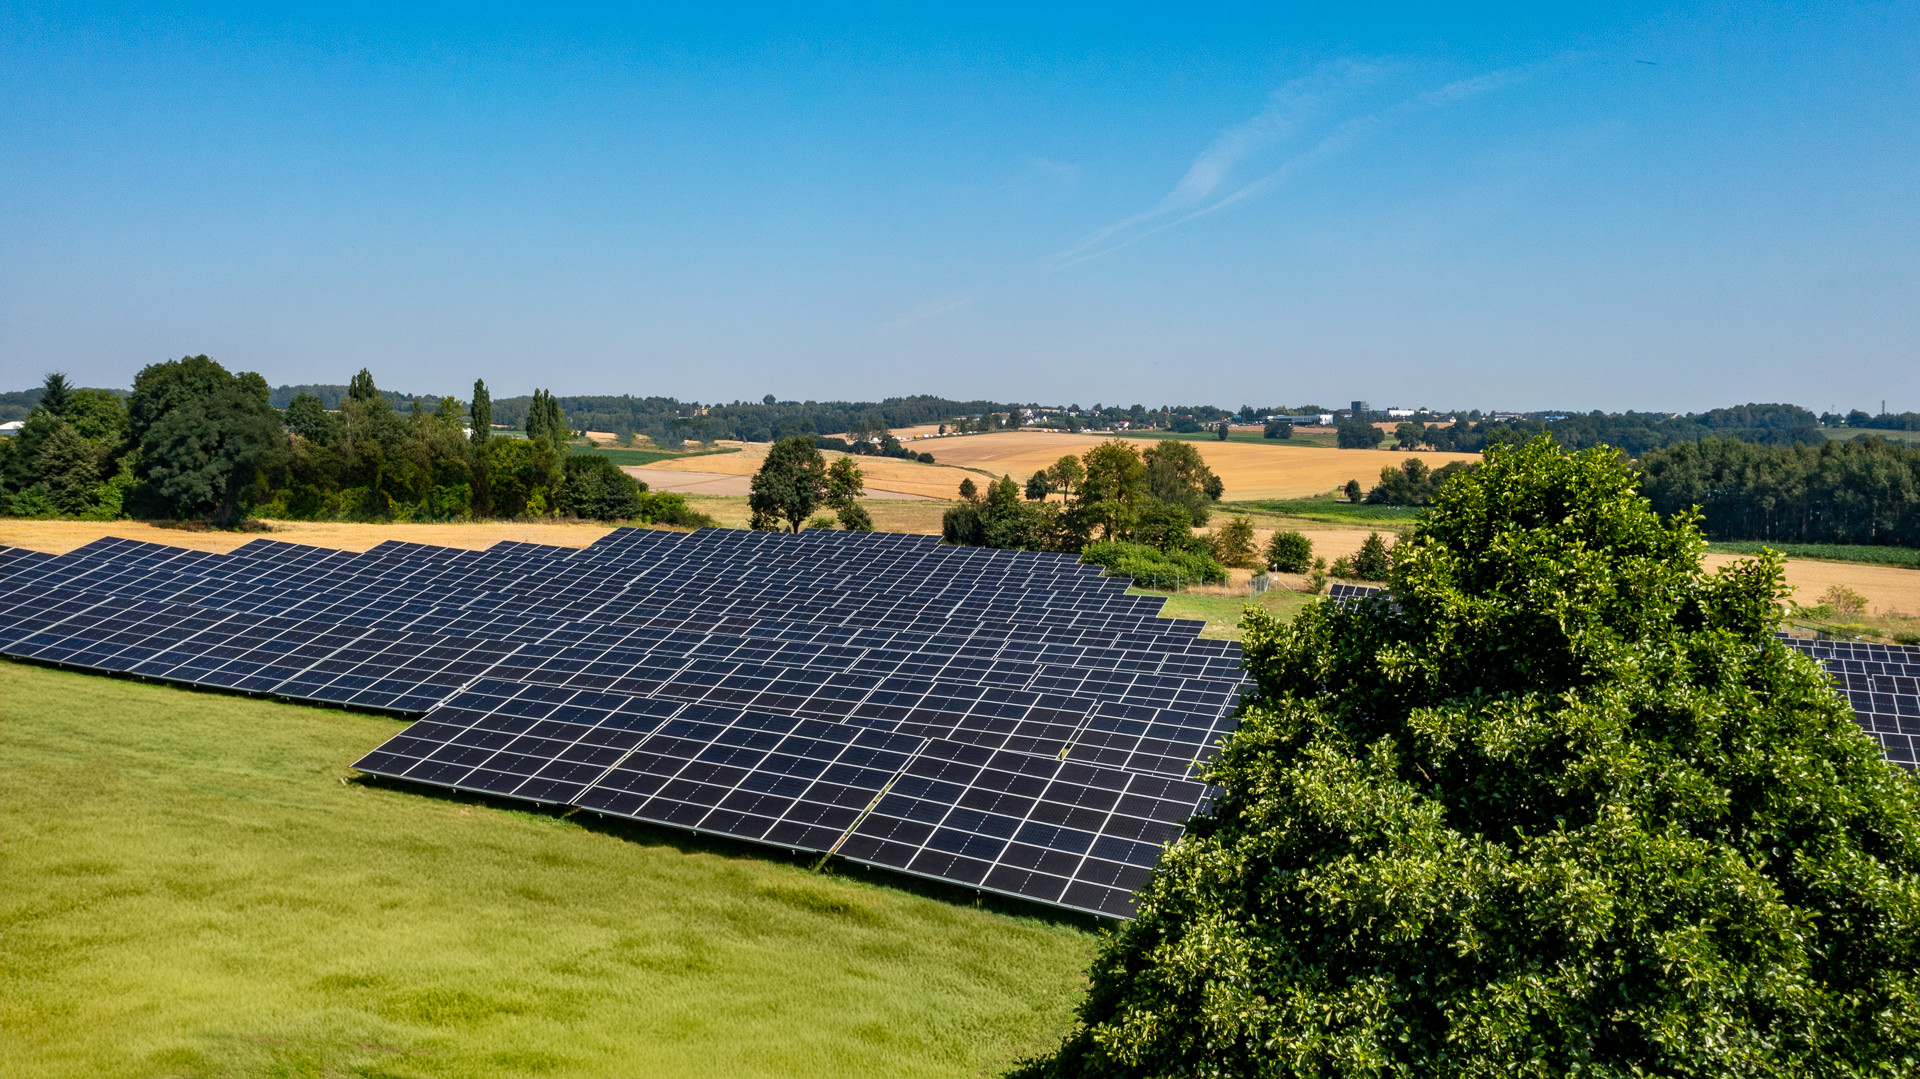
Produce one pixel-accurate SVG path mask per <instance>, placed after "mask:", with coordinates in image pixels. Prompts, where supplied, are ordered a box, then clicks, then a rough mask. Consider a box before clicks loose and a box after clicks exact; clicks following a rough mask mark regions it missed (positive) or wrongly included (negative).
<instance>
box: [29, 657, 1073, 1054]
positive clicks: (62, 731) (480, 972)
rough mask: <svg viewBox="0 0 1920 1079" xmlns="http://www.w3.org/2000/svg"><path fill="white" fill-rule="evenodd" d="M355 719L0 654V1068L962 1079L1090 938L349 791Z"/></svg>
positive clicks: (674, 847) (1021, 1040)
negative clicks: (955, 1078)
mask: <svg viewBox="0 0 1920 1079" xmlns="http://www.w3.org/2000/svg"><path fill="white" fill-rule="evenodd" d="M399 728H400V724H399V723H397V722H395V721H392V720H386V719H381V718H377V717H370V716H365V715H358V714H353V713H348V712H341V711H330V710H321V709H314V708H305V707H300V706H294V705H287V704H277V703H269V702H263V701H255V700H247V699H242V698H235V697H228V696H220V695H215V694H207V693H195V692H190V691H185V690H179V689H172V688H166V687H160V686H150V685H141V684H136V683H131V682H126V681H120V680H114V679H108V678H101V677H94V676H88V675H81V674H72V673H66V672H59V671H50V670H45V669H40V668H35V667H29V666H25V665H21V664H15V663H6V662H0V1075H4V1076H103V1075H196V1076H199V1075H204V1076H227V1075H316V1076H317V1075H367V1076H372V1075H382V1076H493V1075H500V1076H505V1075H558V1076H573V1075H578V1076H609V1075H619V1076H643V1075H673V1076H740V1075H779V1076H792V1075H836V1076H837V1075H887V1076H913V1075H974V1074H978V1073H980V1072H981V1071H982V1070H991V1069H994V1068H995V1067H997V1066H999V1065H1001V1064H1003V1063H1005V1062H1007V1061H1009V1060H1011V1059H1013V1058H1015V1057H1017V1056H1019V1055H1022V1054H1026V1053H1031V1052H1035V1051H1038V1050H1040V1049H1042V1048H1044V1047H1046V1046H1047V1045H1048V1044H1050V1040H1051V1039H1052V1038H1054V1037H1057V1035H1058V1032H1059V1031H1060V1030H1061V1029H1063V1027H1064V1024H1065V1023H1066V1022H1067V1019H1068V1016H1069V1012H1070V1009H1071V1007H1072V1004H1073V1001H1074V997H1075V994H1076V993H1077V991H1078V989H1079V987H1080V985H1081V976H1080V971H1081V970H1082V969H1084V967H1085V966H1086V964H1087V961H1088V959H1089V958H1090V956H1091V954H1092V951H1093V948H1094V946H1095V943H1096V938H1095V937H1094V936H1093V935H1091V934H1088V933H1086V932H1083V931H1080V930H1077V929H1073V928H1069V927H1066V926H1063V925H1059V924H1052V923H1048V922H1043V921H1033V920H1021V919H1016V918H1013V917H1009V916H1007V915H1004V914H996V913H992V912H989V911H986V910H980V909H974V908H971V907H968V906H965V905H957V904H952V903H946V902H940V901H937V900H934V899H929V898H925V897H922V896H919V895H914V894H910V893H907V892H902V891H898V890H895V889H892V888H886V887H879V886H875V885H871V884H866V883H861V882H858V881H853V880H848V879H843V878H838V877H832V876H822V875H817V874H814V873H810V872H808V871H807V870H806V869H805V868H804V867H802V866H799V865H795V864H789V863H788V862H786V861H783V860H781V859H779V858H774V857H759V856H756V855H754V854H753V853H751V852H745V851H735V850H732V849H726V848H718V847H711V846H702V845H700V844H698V843H694V842H689V841H686V840H681V839H678V838H676V837H675V836H674V835H671V834H669V833H647V832H638V833H621V832H618V831H609V830H598V829H595V828H591V827H588V826H586V825H584V824H582V823H580V822H579V821H578V820H577V819H564V818H561V817H558V816H554V815H548V814H542V813H535V812H521V811H515V810H511V809H506V808H501V807H496V806H489V805H486V804H482V803H477V802H471V801H467V800H462V799H455V798H441V797H434V796H431V795H427V794H424V793H421V792H417V791H413V790H407V789H399V788H391V787H382V786H375V785H368V784H362V783H360V782H357V781H355V780H354V779H353V778H352V776H351V773H350V772H349V770H348V768H347V765H348V764H349V763H350V762H351V761H352V760H354V759H355V758H356V757H357V756H358V755H359V754H360V753H362V752H364V751H365V750H367V749H369V748H371V747H372V746H374V745H376V744H378V743H379V742H380V741H381V740H383V739H384V738H386V737H387V736H388V735H390V734H392V733H393V732H394V731H396V730H398V729H399Z"/></svg>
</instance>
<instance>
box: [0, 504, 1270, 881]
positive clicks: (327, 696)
mask: <svg viewBox="0 0 1920 1079" xmlns="http://www.w3.org/2000/svg"><path fill="white" fill-rule="evenodd" d="M1126 587H1127V584H1126V582H1124V581H1116V580H1112V579H1108V578H1104V577H1102V576H1100V571H1099V569H1098V568H1097V567H1091V566H1083V565H1080V564H1079V563H1078V562H1077V560H1076V559H1074V558H1073V557H1071V556H1065V555H1057V554H1033V553H1022V552H1004V551H989V550H983V549H977V548H956V547H944V546H941V545H939V544H938V543H937V542H936V541H935V540H934V539H933V538H932V537H922V536H904V535H897V534H884V533H868V534H861V533H839V532H832V533H829V532H807V533H802V534H800V535H772V534H766V533H753V532H745V531H725V530H712V529H707V530H702V531H700V532H696V533H692V534H680V533H670V532H654V531H647V530H636V529H622V530H617V531H615V532H612V533H610V534H609V535H608V536H606V537H604V538H603V539H601V540H600V541H599V542H597V543H595V544H594V545H592V546H591V547H588V548H586V549H583V550H572V549H568V548H556V547H548V546H543V545H539V544H521V543H502V544H496V545H495V546H493V547H491V548H489V549H488V550H486V551H482V552H475V551H464V550H455V549H449V548H438V547H431V546H427V545H423V544H410V543H383V544H380V545H379V546H377V547H375V548H373V549H371V550H369V551H366V552H362V553H360V554H347V553H344V552H338V551H330V550H325V549H320V548H311V547H304V546H301V545H298V544H288V543H280V542H278V541H273V540H265V539H261V540H254V541H252V542H249V543H247V544H245V545H243V546H241V547H240V548H238V549H237V550H235V551H233V552H231V553H229V554H225V555H209V554H207V553H206V552H195V551H183V550H180V549H176V548H170V547H163V546H159V545H153V544H143V543H139V542H136V541H129V540H117V539H116V540H102V541H99V542H97V543H94V544H89V545H87V547H84V548H81V549H79V550H77V551H74V552H71V553H70V554H69V555H66V556H61V557H59V558H53V557H49V556H42V555H33V554H31V553H26V552H21V553H17V554H16V553H8V552H5V551H0V651H6V652H8V653H10V654H13V655H17V656H21V657H24V658H31V659H36V660H40V661H44V662H53V663H62V664H66V665H69V666H80V667H86V668H89V669H95V670H103V671H115V672H122V673H130V674H134V675H137V676H140V677H147V678H154V679H162V680H168V681H176V682H186V683H190V684H194V685H203V686H215V687H220V688H226V689H231V690H236V691H240V692H249V693H258V694H267V695H273V696H279V697H288V698H292V699H298V700H308V701H320V702H328V703H336V704H344V705H349V706H353V707H360V708H372V709H379V710H385V711H389V712H397V713H401V714H406V715H414V716H420V717H421V718H420V719H419V720H418V721H417V722H415V723H413V724H412V725H411V726H409V727H408V728H407V729H406V730H405V731H404V732H402V733H401V734H399V735H397V736H396V737H394V738H393V739H390V740H389V741H388V742H387V743H385V744H383V745H381V746H379V747H377V748H376V749H374V750H373V751H372V752H370V753H368V754H367V755H366V756H365V757H364V758H363V759H362V760H361V761H360V762H359V763H358V767H359V768H361V769H362V770H364V771H367V772H369V773H372V774H376V775H383V776H390V777H394V778H399V779H405V780H408V781H411V782H418V783H425V784H433V785H439V786H445V787H451V788H457V789H462V790H472V791H480V792H485V793H488V794H491V795H496V796H500V797H506V798H516V799H523V800H527V801H530V802H538V803H546V804H560V805H573V806H578V807H580V808H583V809H588V810H590V811H592V812H596V813H602V814H607V815H612V816H622V817H628V818H631V819H635V820H642V821H649V822H652V823H656V824H661V825H666V826H670V827H679V828H687V829H691V830H694V831H699V832H707V833H713V834H719V835H727V836H731V837H734V838H738V839H743V840H748V841H751V842H756V843H766V844H771V845H775V846H781V847H787V848H791V849H795V850H804V851H809V852H821V853H829V852H831V853H834V854H836V855H838V856H840V857H843V858H847V859H850V860H853V861H857V862H862V863H865V864H870V865H876V866H883V867H886V868H890V869H895V870H899V871H902V872H907V873H915V874H919V875H922V876H928V877H932V878H936V879H940V880H945V881H949V882H952V883H956V884H961V885H965V886H970V887H976V888H981V889H986V890H993V891H998V892H1003V893H1006V894H1009V895H1017V896H1022V897H1025V898H1029V899H1034V900H1038V901H1040V902H1045V903H1052V904H1057V905H1063V906H1069V907H1076V908H1078V909H1083V910H1088V911H1095V912H1099V913H1103V914H1109V915H1114V916H1121V917H1124V916H1126V915H1128V914H1129V913H1130V912H1131V902H1132V900H1131V892H1132V889H1133V888H1134V887H1136V886H1137V884H1138V883H1139V881H1140V880H1143V879H1144V876H1145V873H1146V872H1147V871H1148V870H1149V869H1150V868H1151V866H1152V864H1153V861H1154V860H1155V859H1156V858H1157V857H1158V854H1159V851H1160V850H1161V849H1162V847H1161V845H1162V844H1164V843H1166V842H1171V841H1172V840H1173V839H1176V838H1177V837H1178V835H1179V834H1180V829H1181V827H1182V822H1184V820H1185V819H1186V818H1187V817H1188V816H1190V815H1191V814H1192V813H1193V812H1194V810H1195V808H1196V807H1197V806H1199V805H1200V804H1202V802H1203V801H1204V797H1205V790H1204V787H1203V786H1202V784H1201V783H1200V782H1199V781H1198V780H1196V779H1195V778H1194V772H1195V770H1196V768H1197V765H1198V764H1199V763H1200V762H1201V761H1202V760H1204V759H1205V758H1206V757H1207V756H1209V755H1210V754H1211V753H1212V752H1213V751H1214V743H1215V742H1216V741H1217V740H1218V738H1219V737H1220V736H1221V735H1222V734H1224V733H1225V732H1226V731H1227V730H1228V729H1230V727H1231V720H1230V719H1229V718H1228V716H1229V715H1230V713H1231V711H1232V709H1233V706H1234V704H1235V702H1236V701H1237V696H1238V692H1239V688H1240V684H1241V677H1242V676H1241V672H1240V664H1239V648H1238V646H1237V645H1235V644H1232V643H1229V642H1222V641H1211V640H1203V639H1201V638H1200V637H1199V636H1198V631H1199V629H1200V626H1201V623H1199V622H1193V621H1176V620H1169V619H1162V618H1159V617H1158V611H1159V606H1160V601H1159V600H1157V599H1151V598H1146V597H1137V596H1128V595H1126V594H1125V593H1126Z"/></svg>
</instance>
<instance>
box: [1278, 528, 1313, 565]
mask: <svg viewBox="0 0 1920 1079" xmlns="http://www.w3.org/2000/svg"><path fill="white" fill-rule="evenodd" d="M1267 568H1268V569H1270V570H1274V571H1275V572H1278V573H1305V572H1307V571H1308V570H1310V569H1312V568H1313V541H1312V540H1310V539H1308V538H1307V537H1306V536H1303V535H1301V534H1300V533H1298V532H1288V531H1281V532H1275V533H1274V534H1273V537H1272V538H1271V539H1269V540H1267Z"/></svg>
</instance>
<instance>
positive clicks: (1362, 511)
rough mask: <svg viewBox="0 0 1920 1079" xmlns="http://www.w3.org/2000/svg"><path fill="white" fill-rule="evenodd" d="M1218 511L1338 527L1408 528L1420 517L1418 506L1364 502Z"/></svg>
mask: <svg viewBox="0 0 1920 1079" xmlns="http://www.w3.org/2000/svg"><path fill="white" fill-rule="evenodd" d="M1220 509H1221V510H1222V511H1224V512H1227V513H1234V512H1245V511H1248V510H1254V511H1258V512H1261V513H1274V514H1279V515H1281V516H1283V517H1299V518H1304V519H1306V520H1310V521H1337V522H1341V523H1352V522H1356V521H1357V522H1361V523H1364V524H1373V523H1379V524H1392V523H1394V522H1405V523H1408V524H1411V523H1412V522H1413V521H1415V520H1417V519H1418V518H1419V516H1420V513H1421V509H1420V507H1418V506H1370V505H1368V504H1366V503H1365V502H1361V503H1358V504H1355V503H1352V502H1335V501H1333V500H1332V499H1315V498H1299V499H1257V500H1253V501H1247V502H1222V503H1221V504H1220Z"/></svg>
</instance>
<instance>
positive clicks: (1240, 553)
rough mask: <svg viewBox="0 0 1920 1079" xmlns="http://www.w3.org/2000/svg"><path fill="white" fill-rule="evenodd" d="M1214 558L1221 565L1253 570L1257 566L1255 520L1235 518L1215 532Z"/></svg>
mask: <svg viewBox="0 0 1920 1079" xmlns="http://www.w3.org/2000/svg"><path fill="white" fill-rule="evenodd" d="M1213 557H1214V558H1215V559H1217V560H1219V562H1220V564H1221V565H1226V566H1239V567H1241V568H1243V569H1252V568H1254V567H1255V565H1256V564H1257V563H1256V561H1255V559H1254V556H1253V519H1252V518H1250V517H1233V518H1230V519H1228V521H1227V522H1226V523H1225V524H1223V525H1220V526H1219V527H1218V528H1215V529H1214V530H1213Z"/></svg>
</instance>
